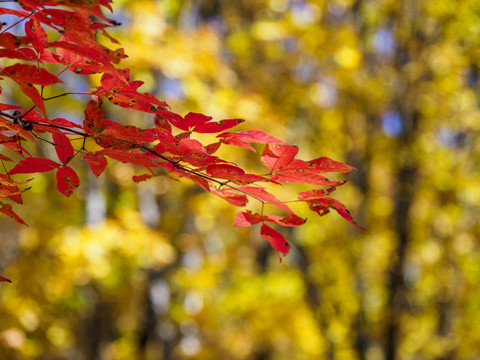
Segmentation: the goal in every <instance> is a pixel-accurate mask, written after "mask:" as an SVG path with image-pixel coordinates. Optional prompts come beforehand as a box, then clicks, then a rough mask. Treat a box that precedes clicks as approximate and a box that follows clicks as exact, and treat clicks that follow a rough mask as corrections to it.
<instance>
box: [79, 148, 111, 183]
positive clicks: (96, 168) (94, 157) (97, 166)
mask: <svg viewBox="0 0 480 360" xmlns="http://www.w3.org/2000/svg"><path fill="white" fill-rule="evenodd" d="M83 159H84V160H85V161H86V162H87V164H88V166H89V167H90V170H92V172H93V173H94V174H95V176H96V177H99V176H100V175H101V174H102V173H103V172H104V171H105V168H106V167H107V165H108V161H107V159H106V158H105V156H103V155H101V154H96V153H92V152H89V153H87V155H85V157H84V158H83Z"/></svg>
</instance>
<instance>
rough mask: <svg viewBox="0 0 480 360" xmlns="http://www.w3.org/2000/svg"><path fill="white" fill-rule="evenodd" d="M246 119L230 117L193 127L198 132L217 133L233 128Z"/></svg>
mask: <svg viewBox="0 0 480 360" xmlns="http://www.w3.org/2000/svg"><path fill="white" fill-rule="evenodd" d="M244 121H245V120H243V119H228V120H220V121H217V122H208V123H205V124H202V125H198V126H195V127H194V128H193V131H195V132H198V133H217V132H220V131H225V130H228V129H230V128H233V127H235V126H237V125H238V124H241V123H242V122H244Z"/></svg>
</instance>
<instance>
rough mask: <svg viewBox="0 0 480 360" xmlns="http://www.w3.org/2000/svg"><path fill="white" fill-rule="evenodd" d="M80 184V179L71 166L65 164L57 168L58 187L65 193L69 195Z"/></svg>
mask: <svg viewBox="0 0 480 360" xmlns="http://www.w3.org/2000/svg"><path fill="white" fill-rule="evenodd" d="M79 185H80V179H79V178H78V175H77V173H76V172H75V171H74V170H73V169H72V168H71V167H70V166H64V167H61V168H59V169H58V170H57V189H58V191H60V192H61V193H62V194H63V195H65V196H67V197H69V196H70V195H72V194H73V190H75V189H76V188H77V187H78V186H79Z"/></svg>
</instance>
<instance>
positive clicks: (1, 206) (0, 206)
mask: <svg viewBox="0 0 480 360" xmlns="http://www.w3.org/2000/svg"><path fill="white" fill-rule="evenodd" d="M0 212H1V213H4V214H5V215H7V216H10V217H11V218H12V219H13V220H15V221H16V222H19V223H20V224H23V225H27V224H26V223H25V222H24V221H23V219H22V218H21V217H20V216H18V215H17V214H16V213H15V212H14V211H13V209H12V205H10V204H5V203H3V202H1V201H0ZM27 226H28V225H27Z"/></svg>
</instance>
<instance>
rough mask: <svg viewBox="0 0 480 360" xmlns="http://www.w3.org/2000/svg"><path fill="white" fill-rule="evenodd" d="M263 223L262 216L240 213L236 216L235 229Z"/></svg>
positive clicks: (248, 212) (245, 212) (246, 212)
mask: <svg viewBox="0 0 480 360" xmlns="http://www.w3.org/2000/svg"><path fill="white" fill-rule="evenodd" d="M261 221H262V217H261V216H260V214H252V212H251V211H239V212H238V213H237V215H236V216H235V224H234V226H235V227H247V226H250V225H252V224H259V223H260V222H261Z"/></svg>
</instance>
